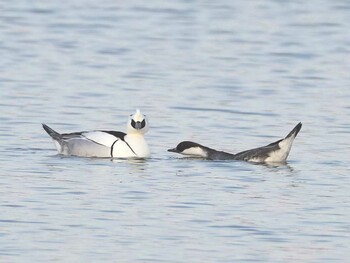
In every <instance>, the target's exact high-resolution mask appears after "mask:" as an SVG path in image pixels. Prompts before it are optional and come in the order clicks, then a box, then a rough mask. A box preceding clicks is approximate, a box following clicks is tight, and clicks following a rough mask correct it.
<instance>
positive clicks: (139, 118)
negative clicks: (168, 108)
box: [127, 109, 149, 134]
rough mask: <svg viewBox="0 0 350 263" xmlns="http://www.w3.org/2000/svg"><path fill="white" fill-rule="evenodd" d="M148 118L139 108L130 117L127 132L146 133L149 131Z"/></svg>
mask: <svg viewBox="0 0 350 263" xmlns="http://www.w3.org/2000/svg"><path fill="white" fill-rule="evenodd" d="M148 129H149V125H148V119H147V117H146V115H143V114H142V113H141V112H140V110H139V109H137V110H136V112H135V113H134V114H131V115H130V117H129V119H128V124H127V132H128V134H130V133H139V134H144V133H146V132H147V131H148Z"/></svg>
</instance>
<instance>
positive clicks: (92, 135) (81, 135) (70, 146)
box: [43, 110, 150, 158]
mask: <svg viewBox="0 0 350 263" xmlns="http://www.w3.org/2000/svg"><path fill="white" fill-rule="evenodd" d="M43 128H44V130H45V131H46V132H47V133H48V134H49V135H50V136H51V138H52V139H53V141H54V143H55V145H56V148H57V151H58V153H60V154H63V155H75V156H83V157H110V158H147V157H149V156H150V151H149V148H148V145H147V143H146V141H145V138H144V134H145V133H146V132H147V131H148V129H149V125H148V119H147V117H146V116H145V115H143V114H142V113H141V112H140V110H136V113H134V114H131V115H130V117H129V119H128V123H127V133H124V132H120V131H105V130H97V131H83V132H74V133H64V134H60V133H58V132H56V131H54V130H53V129H51V128H50V127H49V126H47V125H45V124H43Z"/></svg>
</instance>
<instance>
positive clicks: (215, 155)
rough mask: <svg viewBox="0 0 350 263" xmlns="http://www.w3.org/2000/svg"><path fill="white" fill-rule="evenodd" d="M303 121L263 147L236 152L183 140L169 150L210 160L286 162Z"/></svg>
mask: <svg viewBox="0 0 350 263" xmlns="http://www.w3.org/2000/svg"><path fill="white" fill-rule="evenodd" d="M301 126H302V124H301V122H300V123H298V124H297V125H296V126H295V127H294V129H293V130H292V131H291V132H290V133H289V134H288V135H287V136H286V137H285V138H284V139H281V140H278V141H276V142H273V143H270V144H268V145H266V146H263V147H258V148H254V149H251V150H246V151H243V152H239V153H236V154H233V153H227V152H223V151H217V150H214V149H212V148H209V147H206V146H203V145H201V144H198V143H195V142H191V141H183V142H181V143H179V144H178V145H177V146H176V147H175V148H173V149H169V150H168V151H169V152H176V153H180V154H184V155H188V156H192V157H202V158H207V159H209V160H242V161H248V162H255V163H281V162H285V161H286V159H287V157H288V155H289V152H290V150H291V148H292V144H293V141H294V139H295V137H296V136H297V134H298V133H299V131H300V129H301Z"/></svg>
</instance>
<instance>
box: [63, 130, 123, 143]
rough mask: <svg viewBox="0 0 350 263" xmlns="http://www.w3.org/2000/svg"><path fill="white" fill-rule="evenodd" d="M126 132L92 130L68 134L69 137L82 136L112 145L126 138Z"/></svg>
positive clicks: (85, 138) (84, 138)
mask: <svg viewBox="0 0 350 263" xmlns="http://www.w3.org/2000/svg"><path fill="white" fill-rule="evenodd" d="M125 135H126V134H125V133H124V132H119V131H90V132H82V133H80V134H79V133H71V134H68V137H70V138H71V139H74V138H77V137H80V138H81V139H83V140H89V141H92V142H95V143H97V144H99V145H103V146H106V147H112V145H113V143H115V142H116V141H118V140H124V137H125Z"/></svg>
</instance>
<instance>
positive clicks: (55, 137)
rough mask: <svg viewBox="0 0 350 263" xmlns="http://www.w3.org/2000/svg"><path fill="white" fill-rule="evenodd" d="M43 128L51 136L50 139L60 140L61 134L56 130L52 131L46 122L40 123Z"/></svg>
mask: <svg viewBox="0 0 350 263" xmlns="http://www.w3.org/2000/svg"><path fill="white" fill-rule="evenodd" d="M42 125H43V128H44V130H45V131H46V132H47V133H48V134H49V135H50V136H51V138H52V139H54V140H60V139H61V137H62V136H61V134H59V133H58V132H56V131H54V130H53V129H51V128H50V127H49V126H47V125H46V124H44V123H43V124H42Z"/></svg>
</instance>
